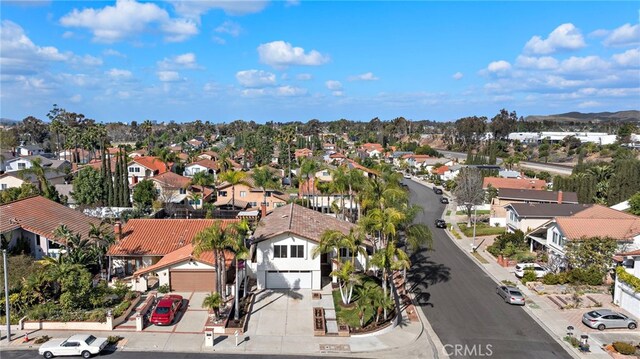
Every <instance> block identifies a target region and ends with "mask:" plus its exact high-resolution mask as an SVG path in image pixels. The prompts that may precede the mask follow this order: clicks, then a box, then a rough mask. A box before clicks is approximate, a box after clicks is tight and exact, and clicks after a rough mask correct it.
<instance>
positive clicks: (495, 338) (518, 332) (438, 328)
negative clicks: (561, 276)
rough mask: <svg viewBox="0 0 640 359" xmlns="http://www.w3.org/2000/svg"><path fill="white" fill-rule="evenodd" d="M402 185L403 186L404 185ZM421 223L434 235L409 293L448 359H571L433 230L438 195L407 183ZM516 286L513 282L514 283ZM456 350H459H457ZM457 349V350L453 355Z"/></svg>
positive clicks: (439, 206) (440, 207)
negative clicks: (426, 319) (442, 346)
mask: <svg viewBox="0 0 640 359" xmlns="http://www.w3.org/2000/svg"><path fill="white" fill-rule="evenodd" d="M405 181H406V180H405ZM405 183H407V184H408V185H409V189H410V193H411V195H410V196H411V201H412V202H413V203H417V204H420V205H421V206H422V207H423V208H424V210H425V211H424V213H423V214H421V215H420V217H419V220H420V221H422V222H423V223H426V224H427V225H428V226H429V227H430V228H431V231H432V232H433V239H434V251H432V252H421V253H418V254H417V255H415V256H414V257H413V258H412V262H413V266H412V268H413V269H412V271H411V273H410V280H411V282H413V283H418V284H417V285H416V288H414V289H413V291H414V292H415V293H416V300H417V301H418V303H419V305H420V306H421V308H422V310H423V312H424V313H425V315H426V317H427V318H428V320H429V322H430V324H431V326H432V327H433V329H434V330H435V332H436V333H437V335H438V337H439V338H440V340H441V341H442V344H443V345H444V346H445V348H444V349H445V350H446V351H447V353H439V354H443V356H445V357H446V355H444V354H448V355H449V357H452V358H474V357H487V356H491V357H493V358H517V357H523V358H524V357H526V358H541V359H542V358H571V356H570V355H569V354H568V353H567V352H565V350H564V349H563V348H562V347H561V346H560V345H559V344H558V343H557V342H556V341H555V340H554V339H553V338H551V337H550V336H549V335H548V334H547V333H546V332H545V331H544V330H543V329H542V328H541V327H540V326H539V325H538V324H537V323H536V322H535V321H534V320H533V319H532V318H531V317H530V316H529V315H528V314H527V313H526V312H525V311H524V310H523V309H522V308H520V307H517V306H511V305H508V304H506V303H504V302H503V301H502V300H501V298H500V297H499V296H498V295H497V294H496V292H495V288H496V283H495V282H494V281H493V280H492V279H491V278H490V277H489V276H488V275H487V274H486V273H485V272H484V271H482V269H480V268H479V267H478V266H477V265H476V264H475V263H474V262H473V261H472V260H470V259H469V257H467V256H466V255H465V254H464V253H462V252H461V250H460V249H459V248H458V247H457V246H456V244H454V243H453V242H452V241H451V239H449V238H448V237H447V235H446V234H445V232H444V230H443V229H440V228H436V227H435V226H434V220H435V219H436V218H440V216H441V214H442V211H443V210H444V205H443V204H441V203H440V202H439V200H438V199H439V197H440V196H438V195H436V194H434V193H433V191H431V190H430V189H429V188H427V187H424V186H422V185H420V184H418V183H416V182H414V181H406V182H405ZM514 280H515V277H514ZM456 345H458V346H457V347H456ZM456 348H457V349H460V350H459V351H458V352H457V353H456V352H455V351H456Z"/></svg>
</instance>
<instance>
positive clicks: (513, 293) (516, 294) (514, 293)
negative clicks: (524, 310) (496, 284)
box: [509, 290, 522, 297]
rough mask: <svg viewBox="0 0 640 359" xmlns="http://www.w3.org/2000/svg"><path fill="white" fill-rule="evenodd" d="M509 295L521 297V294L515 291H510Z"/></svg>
mask: <svg viewBox="0 0 640 359" xmlns="http://www.w3.org/2000/svg"><path fill="white" fill-rule="evenodd" d="M509 294H511V295H515V296H518V297H522V293H520V292H518V291H517V290H510V291H509Z"/></svg>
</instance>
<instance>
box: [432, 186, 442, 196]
mask: <svg viewBox="0 0 640 359" xmlns="http://www.w3.org/2000/svg"><path fill="white" fill-rule="evenodd" d="M433 192H434V193H435V194H442V190H441V189H440V188H438V187H433Z"/></svg>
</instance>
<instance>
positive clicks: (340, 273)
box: [331, 261, 362, 305]
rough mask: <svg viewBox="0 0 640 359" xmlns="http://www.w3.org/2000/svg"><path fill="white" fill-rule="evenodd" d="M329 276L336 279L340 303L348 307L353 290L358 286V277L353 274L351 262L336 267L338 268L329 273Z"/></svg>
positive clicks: (353, 268) (359, 281)
mask: <svg viewBox="0 0 640 359" xmlns="http://www.w3.org/2000/svg"><path fill="white" fill-rule="evenodd" d="M331 275H332V276H334V277H336V278H338V283H339V286H340V287H339V290H340V297H341V298H342V303H344V305H348V304H349V303H351V297H352V295H353V288H354V287H355V286H356V285H358V284H360V283H361V282H362V281H361V280H360V276H359V275H357V274H356V273H355V267H354V265H353V263H352V262H349V261H347V262H344V263H341V264H339V265H338V268H337V269H336V270H334V271H332V272H331Z"/></svg>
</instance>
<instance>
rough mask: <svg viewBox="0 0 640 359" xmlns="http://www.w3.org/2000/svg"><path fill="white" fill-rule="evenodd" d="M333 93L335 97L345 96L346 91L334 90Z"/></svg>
mask: <svg viewBox="0 0 640 359" xmlns="http://www.w3.org/2000/svg"><path fill="white" fill-rule="evenodd" d="M331 94H332V95H333V96H335V97H341V96H344V92H343V91H333V92H331Z"/></svg>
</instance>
